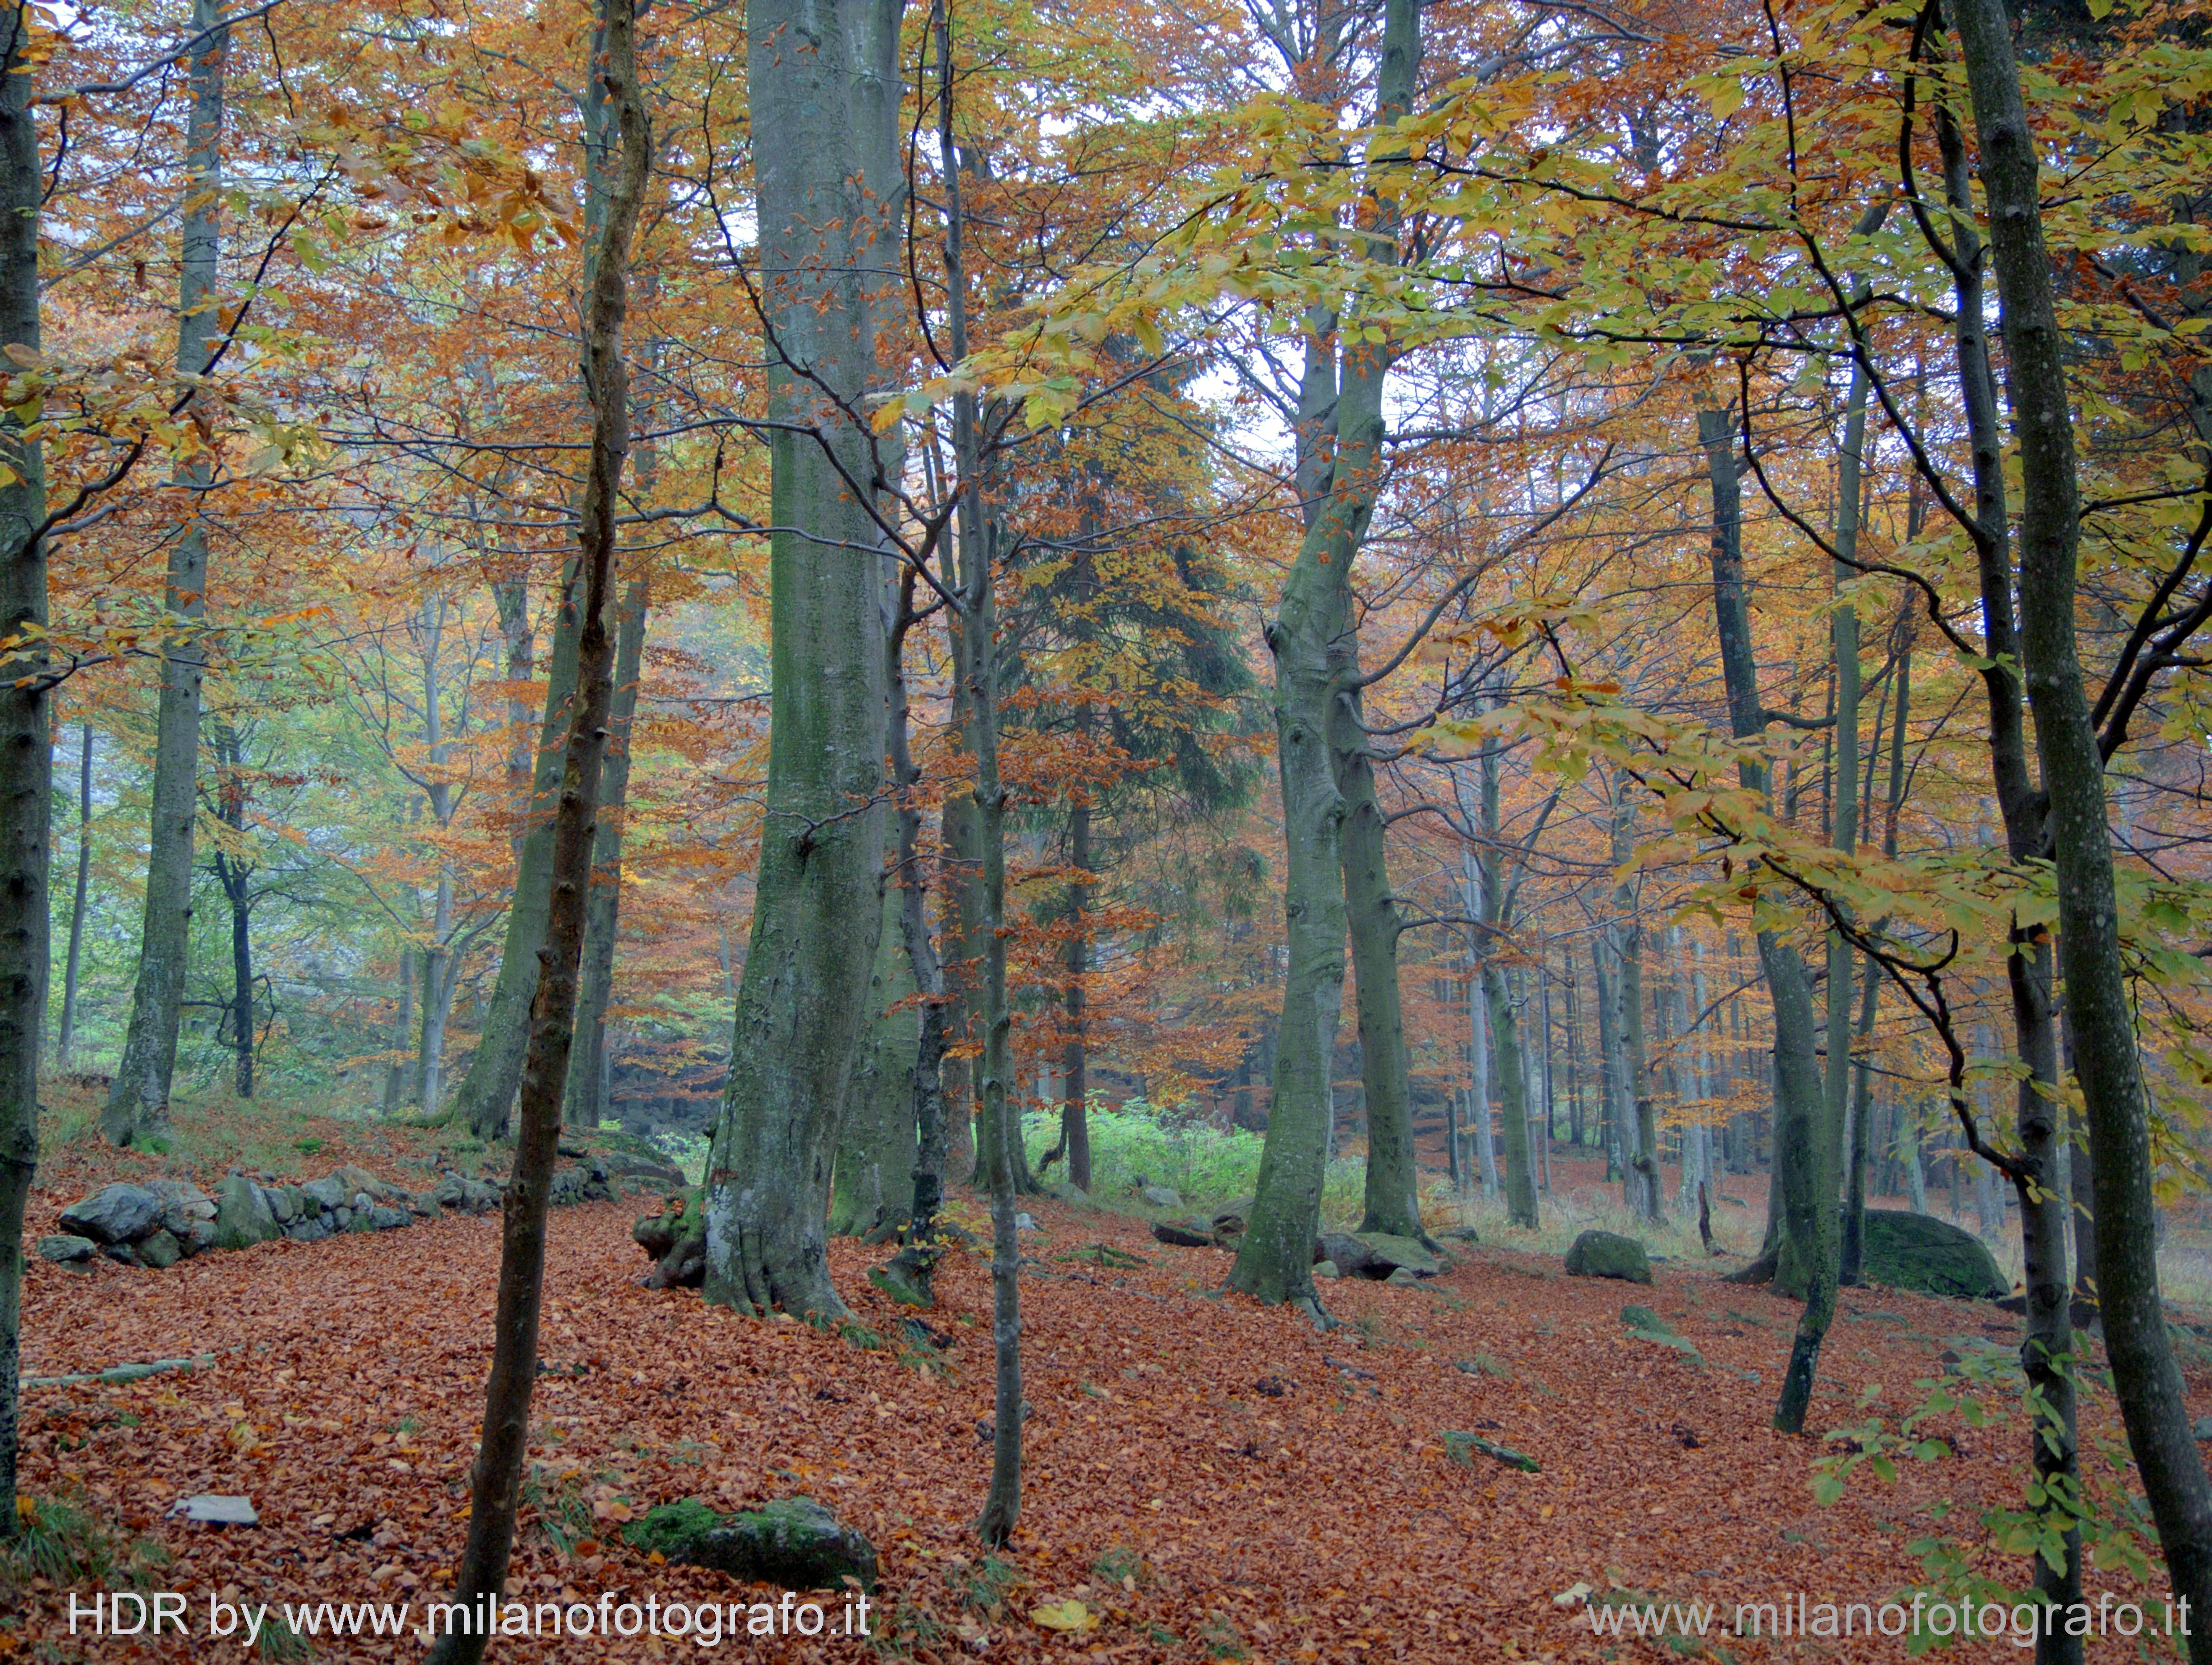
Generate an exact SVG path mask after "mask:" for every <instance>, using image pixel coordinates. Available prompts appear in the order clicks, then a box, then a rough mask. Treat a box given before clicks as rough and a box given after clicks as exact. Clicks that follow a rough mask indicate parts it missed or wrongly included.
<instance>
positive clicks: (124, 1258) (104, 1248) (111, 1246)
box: [100, 1243, 143, 1266]
mask: <svg viewBox="0 0 2212 1665" xmlns="http://www.w3.org/2000/svg"><path fill="white" fill-rule="evenodd" d="M100 1253H101V1254H103V1255H105V1256H107V1258H108V1259H110V1260H112V1261H113V1262H115V1263H116V1264H117V1265H118V1266H138V1265H142V1264H143V1262H141V1261H140V1260H139V1258H138V1256H137V1252H136V1251H135V1250H132V1248H131V1245H130V1244H127V1243H103V1244H100Z"/></svg>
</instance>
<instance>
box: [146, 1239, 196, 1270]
mask: <svg viewBox="0 0 2212 1665" xmlns="http://www.w3.org/2000/svg"><path fill="white" fill-rule="evenodd" d="M134 1246H135V1247H136V1248H137V1250H138V1258H139V1259H140V1260H141V1261H143V1262H145V1263H146V1264H147V1265H149V1266H151V1267H153V1268H156V1269H157V1270H159V1269H163V1268H168V1267H172V1266H174V1265H175V1264H176V1263H177V1262H179V1261H180V1260H182V1259H183V1258H184V1257H185V1250H184V1245H183V1244H180V1243H179V1242H178V1241H177V1239H176V1238H175V1237H174V1236H173V1234H171V1233H170V1232H149V1233H148V1234H147V1235H146V1236H144V1237H143V1238H139V1240H138V1242H137V1244H136V1245H134Z"/></svg>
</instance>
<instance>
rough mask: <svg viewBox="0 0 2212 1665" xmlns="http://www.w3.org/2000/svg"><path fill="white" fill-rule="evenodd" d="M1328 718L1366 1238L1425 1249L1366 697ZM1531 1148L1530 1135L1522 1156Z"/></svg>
mask: <svg viewBox="0 0 2212 1665" xmlns="http://www.w3.org/2000/svg"><path fill="white" fill-rule="evenodd" d="M1347 599H1348V598H1347ZM1358 641H1359V639H1358V632H1357V630H1356V629H1355V627H1353V626H1352V622H1351V621H1350V619H1349V618H1348V617H1347V618H1346V620H1345V621H1343V625H1342V627H1341V628H1340V630H1339V632H1338V633H1337V636H1336V649H1337V657H1338V660H1339V663H1340V666H1341V667H1342V670H1341V672H1340V674H1341V675H1346V676H1349V677H1357V676H1358V674H1359V651H1358ZM1329 717H1330V724H1331V727H1330V739H1329V751H1330V754H1331V757H1332V759H1333V760H1334V766H1335V770H1336V781H1337V790H1338V792H1339V793H1340V795H1341V796H1342V797H1343V799H1344V805H1345V816H1344V822H1343V829H1342V830H1343V842H1342V844H1341V846H1340V851H1339V859H1340V863H1341V865H1342V867H1343V870H1344V902H1345V922H1346V926H1347V928H1348V929H1349V930H1350V932H1351V936H1352V1005H1353V1009H1354V1010H1355V1011H1356V1012H1357V1013H1358V1018H1359V1077H1360V1082H1361V1085H1362V1087H1364V1098H1365V1105H1366V1111H1367V1172H1366V1175H1365V1184H1364V1202H1363V1209H1362V1213H1361V1216H1360V1221H1359V1229H1360V1230H1361V1231H1363V1232H1391V1233H1393V1234H1395V1235H1396V1236H1400V1237H1408V1238H1415V1239H1417V1240H1419V1241H1424V1242H1425V1241H1427V1239H1428V1232H1426V1231H1425V1229H1424V1228H1423V1226H1422V1225H1421V1199H1420V1193H1419V1173H1418V1171H1417V1169H1416V1165H1415V1162H1414V1155H1413V1084H1412V1079H1411V1077H1412V1060H1411V1059H1410V1058H1409V1057H1408V1056H1407V1050H1406V1014H1405V1002H1404V1000H1403V998H1402V996H1401V990H1400V989H1399V986H1398V937H1399V935H1400V933H1401V930H1402V929H1403V926H1402V925H1401V923H1400V921H1399V918H1398V910H1397V907H1396V905H1395V903H1393V901H1392V900H1391V897H1390V869H1389V858H1388V851H1387V849H1386V847H1385V841H1384V838H1383V830H1384V825H1385V823H1384V821H1383V806H1382V803H1381V802H1380V801H1379V800H1378V799H1377V798H1376V794H1375V761H1374V759H1373V758H1372V757H1371V756H1370V754H1369V753H1368V750H1367V734H1366V730H1365V728H1364V723H1363V717H1364V707H1363V705H1362V702H1361V700H1360V698H1359V695H1358V693H1356V692H1353V691H1349V690H1347V691H1346V692H1345V693H1341V694H1340V695H1339V696H1338V697H1337V699H1335V700H1334V702H1333V703H1332V705H1331V707H1330V711H1329ZM1521 1145H1522V1153H1523V1155H1524V1156H1525V1155H1526V1153H1527V1151H1528V1129H1527V1128H1526V1126H1525V1125H1524V1126H1523V1128H1522V1139H1521Z"/></svg>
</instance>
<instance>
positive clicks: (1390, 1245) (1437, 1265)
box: [1357, 1232, 1451, 1278]
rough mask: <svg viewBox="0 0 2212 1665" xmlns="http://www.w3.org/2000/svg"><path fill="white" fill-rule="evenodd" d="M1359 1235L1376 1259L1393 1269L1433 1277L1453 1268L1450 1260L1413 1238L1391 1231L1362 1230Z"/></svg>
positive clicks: (1422, 1276)
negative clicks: (1434, 1252)
mask: <svg viewBox="0 0 2212 1665" xmlns="http://www.w3.org/2000/svg"><path fill="white" fill-rule="evenodd" d="M1357 1236H1358V1239H1359V1241H1360V1242H1362V1243H1364V1244H1366V1245H1367V1248H1368V1251H1369V1252H1370V1254H1372V1255H1373V1256H1375V1258H1376V1259H1377V1260H1378V1261H1382V1262H1385V1263H1386V1264H1388V1265H1389V1267H1390V1268H1392V1269H1393V1270H1396V1271H1405V1272H1411V1273H1412V1274H1413V1275H1414V1276H1415V1277H1417V1278H1433V1277H1435V1276H1437V1274H1439V1273H1443V1272H1448V1271H1449V1270H1450V1269H1451V1262H1450V1261H1449V1260H1448V1259H1446V1258H1445V1257H1444V1256H1441V1255H1437V1254H1433V1253H1431V1251H1430V1250H1427V1249H1425V1248H1423V1247H1422V1246H1421V1245H1420V1244H1418V1243H1416V1242H1415V1241H1414V1240H1413V1238H1407V1237H1400V1236H1398V1235H1397V1234H1396V1233H1395V1232H1358V1233H1357Z"/></svg>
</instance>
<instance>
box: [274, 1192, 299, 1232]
mask: <svg viewBox="0 0 2212 1665" xmlns="http://www.w3.org/2000/svg"><path fill="white" fill-rule="evenodd" d="M268 1197H269V1212H270V1214H273V1215H275V1216H276V1223H277V1224H278V1225H279V1226H289V1225H290V1224H291V1223H292V1222H293V1221H294V1220H297V1219H298V1218H299V1217H300V1193H299V1192H298V1191H296V1190H294V1189H293V1188H292V1187H291V1186H289V1185H279V1186H277V1187H276V1189H275V1190H271V1191H270V1192H269V1193H268Z"/></svg>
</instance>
